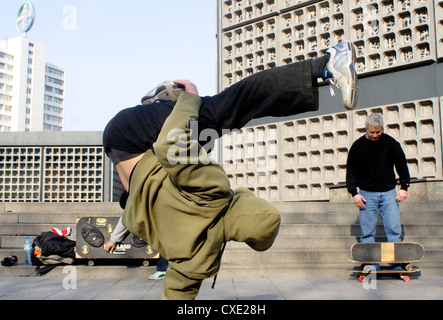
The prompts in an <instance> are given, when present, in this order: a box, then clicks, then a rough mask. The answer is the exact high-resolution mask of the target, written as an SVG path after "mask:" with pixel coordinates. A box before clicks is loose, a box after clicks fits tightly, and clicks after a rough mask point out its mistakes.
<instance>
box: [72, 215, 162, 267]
mask: <svg viewBox="0 0 443 320" xmlns="http://www.w3.org/2000/svg"><path fill="white" fill-rule="evenodd" d="M118 221H119V218H103V217H85V218H78V219H77V228H76V230H77V232H76V243H77V244H76V259H88V260H89V262H88V264H89V265H90V266H92V265H94V260H99V259H112V260H115V259H130V260H132V259H134V260H135V259H140V260H144V262H143V265H149V262H148V260H151V259H159V258H160V255H159V254H158V252H157V251H155V250H153V249H152V248H151V247H150V246H149V244H148V243H146V242H145V241H143V240H142V239H141V238H139V237H136V236H135V235H133V234H128V236H127V237H126V238H125V239H124V240H123V241H122V242H121V243H118V244H117V245H116V248H115V251H114V253H113V254H110V253H107V252H106V251H105V249H104V245H105V244H106V242H108V241H109V239H110V237H111V234H112V232H113V231H114V229H115V226H116V225H117V223H118Z"/></svg>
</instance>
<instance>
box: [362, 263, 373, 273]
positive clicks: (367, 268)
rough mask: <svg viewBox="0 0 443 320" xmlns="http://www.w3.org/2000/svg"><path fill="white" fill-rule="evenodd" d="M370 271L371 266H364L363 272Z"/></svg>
mask: <svg viewBox="0 0 443 320" xmlns="http://www.w3.org/2000/svg"><path fill="white" fill-rule="evenodd" d="M371 271H372V266H371V265H366V266H364V268H363V272H366V273H370V272H371Z"/></svg>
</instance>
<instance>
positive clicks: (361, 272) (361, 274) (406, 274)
mask: <svg viewBox="0 0 443 320" xmlns="http://www.w3.org/2000/svg"><path fill="white" fill-rule="evenodd" d="M353 271H354V273H356V274H357V280H358V281H360V282H365V280H366V278H367V276H368V275H370V274H371V273H373V274H376V275H380V274H393V275H398V277H399V278H400V279H401V280H403V281H404V282H409V281H411V277H410V275H412V274H417V273H419V272H420V271H421V270H420V268H418V267H413V266H410V268H408V269H407V270H405V269H404V267H403V266H402V268H401V269H392V268H391V267H389V266H380V269H379V270H375V268H374V267H372V266H370V265H366V266H364V267H363V269H361V268H359V267H357V268H356V269H354V270H353Z"/></svg>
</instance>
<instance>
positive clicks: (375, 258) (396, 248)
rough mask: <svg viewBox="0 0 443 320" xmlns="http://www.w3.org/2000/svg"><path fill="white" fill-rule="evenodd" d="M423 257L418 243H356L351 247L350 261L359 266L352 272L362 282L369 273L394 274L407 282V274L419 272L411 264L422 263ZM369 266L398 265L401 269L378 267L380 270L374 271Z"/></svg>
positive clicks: (418, 269) (423, 250) (408, 279)
mask: <svg viewBox="0 0 443 320" xmlns="http://www.w3.org/2000/svg"><path fill="white" fill-rule="evenodd" d="M424 255H425V249H424V247H423V246H422V245H421V244H419V243H409V242H399V243H390V242H378V243H358V244H355V245H353V246H352V247H351V258H352V261H353V262H354V263H360V264H361V267H360V268H359V269H358V270H354V272H355V273H357V279H358V280H360V281H362V282H363V281H364V280H365V278H366V276H367V275H369V274H370V273H371V272H374V273H376V274H396V275H398V276H399V277H400V279H402V280H403V281H405V282H409V281H410V277H409V274H413V273H418V272H419V271H420V268H418V267H415V266H413V265H412V263H416V262H420V261H422V260H423V258H424ZM371 264H380V265H382V264H388V265H389V264H399V265H400V266H401V269H398V270H396V269H392V267H390V266H380V270H375V269H374V268H373V267H372V266H371Z"/></svg>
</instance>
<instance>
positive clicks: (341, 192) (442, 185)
mask: <svg viewBox="0 0 443 320" xmlns="http://www.w3.org/2000/svg"><path fill="white" fill-rule="evenodd" d="M442 200H443V180H440V179H438V180H415V181H411V186H410V187H409V191H408V199H407V201H408V202H440V201H442ZM329 201H330V202H352V196H351V195H350V194H349V193H348V190H347V188H346V185H344V184H343V185H338V186H334V187H331V188H330V189H329Z"/></svg>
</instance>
